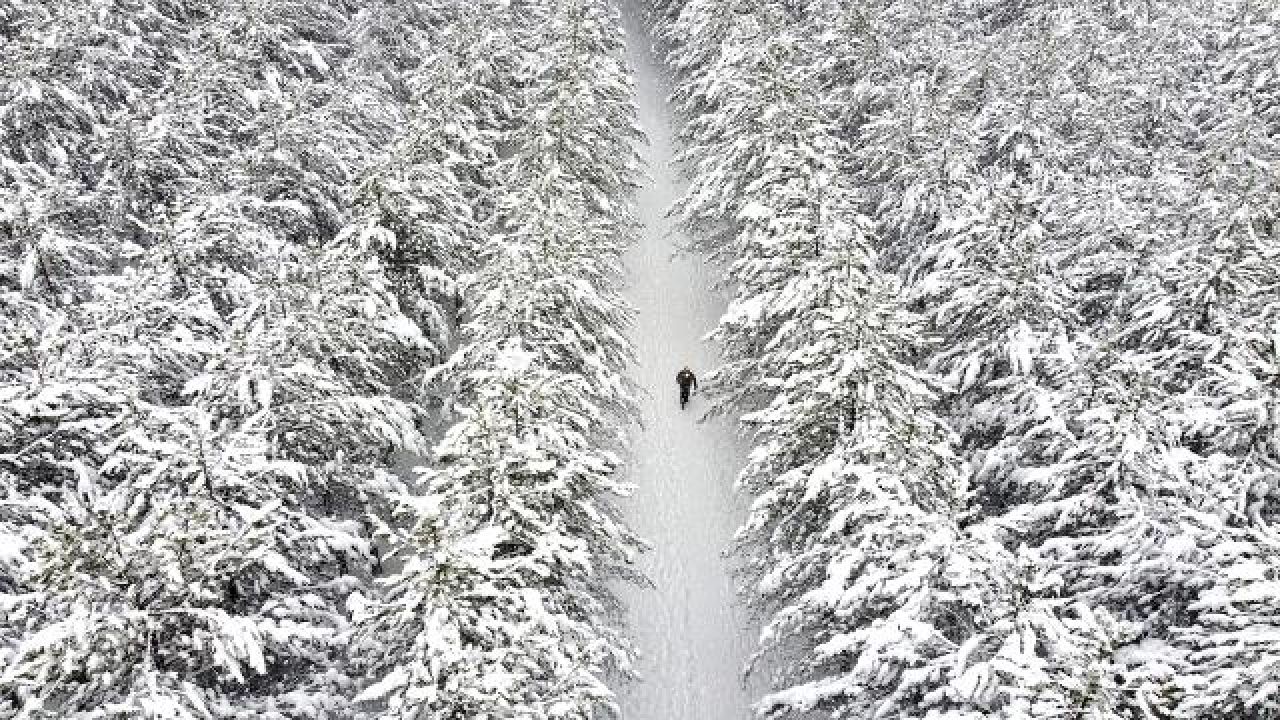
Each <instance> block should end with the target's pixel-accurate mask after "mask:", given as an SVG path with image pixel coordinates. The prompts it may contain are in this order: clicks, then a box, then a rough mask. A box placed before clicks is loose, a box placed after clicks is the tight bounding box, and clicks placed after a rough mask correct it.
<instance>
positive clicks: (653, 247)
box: [620, 10, 751, 720]
mask: <svg viewBox="0 0 1280 720" xmlns="http://www.w3.org/2000/svg"><path fill="white" fill-rule="evenodd" d="M627 44H628V53H629V56H630V57H629V60H630V63H631V65H632V67H633V68H634V69H635V73H636V84H637V95H638V97H637V101H638V105H639V119H640V124H641V127H642V128H643V129H644V131H645V132H646V133H647V134H648V136H649V145H648V147H646V148H642V151H641V152H642V155H643V156H644V159H645V161H646V163H647V165H648V171H649V174H650V176H651V179H650V181H648V182H647V183H646V184H645V187H644V188H642V189H641V191H640V193H639V196H638V199H637V211H638V214H639V219H640V221H641V222H642V223H643V232H642V236H641V239H640V242H639V243H637V245H636V247H634V248H633V249H632V250H631V251H630V253H629V254H628V257H627V264H628V268H629V271H630V288H629V291H628V299H629V300H630V301H631V303H632V304H633V305H634V306H635V307H636V309H637V310H638V317H637V321H636V327H635V330H634V332H633V339H634V341H635V343H636V350H637V353H638V358H639V364H638V367H636V368H635V378H636V380H637V381H638V382H639V383H640V385H641V387H642V388H643V389H644V390H645V391H646V392H647V393H648V395H647V396H646V397H644V398H643V399H642V400H641V407H642V411H643V413H644V422H645V426H644V428H643V429H640V430H638V431H637V432H636V434H635V436H634V453H633V457H632V459H631V468H632V476H631V478H630V479H631V481H632V482H633V483H634V484H635V485H636V486H637V489H636V492H635V495H634V496H633V497H632V498H631V499H630V500H628V501H627V502H626V503H625V512H626V514H627V518H628V520H629V521H630V523H631V524H632V525H633V527H634V528H635V529H636V530H637V531H638V532H640V533H641V534H642V535H643V536H644V537H645V538H646V539H647V540H648V541H649V542H650V543H652V545H653V549H652V550H651V551H650V552H649V553H647V554H646V555H645V556H644V557H643V558H642V560H641V562H642V564H643V570H644V572H645V574H646V575H647V576H648V577H649V578H650V579H651V580H652V581H653V583H654V585H655V586H656V587H654V588H628V589H627V590H625V591H624V594H625V595H626V597H625V599H626V600H627V602H628V604H629V606H630V609H631V612H630V622H631V630H632V632H633V634H634V636H635V638H636V642H637V644H638V646H639V648H640V652H641V653H642V658H641V661H640V664H639V670H640V673H641V675H642V678H641V680H640V681H639V682H637V683H635V684H633V685H630V686H627V687H624V688H621V691H620V694H621V703H622V711H623V714H622V716H623V718H624V719H625V720H685V719H688V720H695V719H696V720H729V719H730V718H732V719H734V720H742V719H744V718H747V717H748V716H749V710H748V708H749V697H748V689H747V688H746V687H744V686H743V684H742V681H741V669H742V665H743V662H744V660H745V658H746V656H747V654H748V648H749V647H750V639H751V638H750V635H749V633H748V632H747V631H746V629H747V628H748V627H749V626H748V622H747V619H746V617H745V612H744V611H743V609H742V608H740V607H739V606H737V605H736V604H735V594H734V591H733V581H732V579H731V578H730V576H729V563H728V561H727V560H726V559H725V558H724V557H723V551H724V550H725V549H726V548H727V547H728V544H729V541H730V539H731V537H732V535H733V532H734V530H735V529H736V527H737V526H738V524H739V523H740V522H741V519H742V517H743V515H744V514H745V507H744V505H743V504H742V503H741V501H740V500H739V499H738V498H737V497H736V496H735V494H734V493H733V490H732V485H733V479H734V477H735V475H736V474H737V471H738V469H739V467H740V465H741V463H742V461H743V459H744V457H745V447H744V446H743V445H741V444H739V442H738V440H737V439H736V438H735V435H734V432H733V425H732V422H731V421H729V420H715V421H708V422H699V418H700V417H701V414H702V413H703V412H704V411H705V410H706V405H705V404H704V403H703V402H702V401H701V400H700V398H698V397H697V396H696V395H695V396H694V399H693V402H692V403H691V404H690V406H689V408H688V409H687V410H685V411H684V412H681V410H680V404H679V400H678V398H677V391H676V382H675V375H676V372H678V371H679V370H680V368H681V367H682V366H683V365H685V364H688V365H689V366H690V367H691V368H692V369H693V370H694V372H696V373H699V374H703V373H705V372H706V371H707V370H708V369H710V368H711V367H713V366H714V365H715V361H716V360H715V353H714V351H713V349H712V348H711V347H710V346H708V345H706V344H704V343H703V342H702V341H701V339H700V338H701V337H702V336H703V335H704V334H705V333H706V332H707V331H708V330H710V329H711V328H712V327H713V326H714V325H715V322H716V320H717V318H719V316H720V314H721V313H722V312H723V310H724V307H725V300H724V298H722V297H720V296H718V295H717V294H715V293H714V292H712V290H711V287H712V284H713V282H714V279H715V278H714V270H713V269H712V268H710V267H707V266H704V264H703V262H702V259H701V258H699V257H694V256H691V255H686V254H681V255H679V256H676V257H673V253H675V252H676V250H677V248H678V247H679V246H681V245H684V244H685V242H686V241H685V239H684V238H683V237H681V236H680V235H670V234H669V232H668V231H669V228H670V223H669V222H668V221H667V220H666V218H665V214H666V210H667V208H668V207H670V205H671V203H672V202H673V201H674V200H675V199H676V197H677V196H678V195H679V193H680V192H681V191H682V190H683V187H682V185H681V184H680V183H679V182H678V181H677V177H676V171H675V169H674V168H673V167H672V166H671V161H672V157H673V150H672V137H671V130H670V128H669V125H668V122H669V114H668V110H667V106H666V102H665V99H666V94H667V86H666V82H665V79H664V78H663V76H662V74H661V73H660V71H659V70H658V69H657V66H656V63H655V59H654V57H653V56H652V54H651V52H650V41H649V38H648V36H647V33H646V32H645V30H644V29H643V24H642V22H641V21H640V19H639V18H638V17H637V16H636V15H635V14H634V10H633V11H632V12H631V13H629V15H628V17H627Z"/></svg>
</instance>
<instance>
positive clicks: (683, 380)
mask: <svg viewBox="0 0 1280 720" xmlns="http://www.w3.org/2000/svg"><path fill="white" fill-rule="evenodd" d="M676 384H677V385H679V386H680V409H681V410H683V409H684V406H685V405H687V404H689V393H691V392H693V391H694V390H696V389H697V388H698V377H697V376H696V375H694V374H693V371H692V370H690V369H689V366H688V365H686V366H685V367H684V369H683V370H681V371H680V372H678V373H676Z"/></svg>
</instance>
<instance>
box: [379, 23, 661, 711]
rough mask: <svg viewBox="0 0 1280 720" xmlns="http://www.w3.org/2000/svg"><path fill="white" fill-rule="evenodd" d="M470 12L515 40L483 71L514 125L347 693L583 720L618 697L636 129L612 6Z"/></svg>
mask: <svg viewBox="0 0 1280 720" xmlns="http://www.w3.org/2000/svg"><path fill="white" fill-rule="evenodd" d="M482 24H487V27H488V29H487V30H486V31H483V32H481V36H482V37H491V36H494V37H501V38H506V39H507V42H509V43H511V44H512V46H513V47H514V48H516V54H515V56H514V60H515V62H513V63H512V64H510V65H503V66H501V68H499V69H498V71H499V72H500V73H501V72H506V73H509V75H505V76H500V82H498V83H495V84H494V85H492V86H491V87H494V88H495V89H496V91H497V93H498V94H499V96H500V98H501V102H503V103H506V104H509V105H510V106H511V107H512V109H513V110H512V112H511V114H510V118H511V122H510V123H509V124H507V125H505V126H504V127H501V128H498V130H499V132H498V134H497V136H496V137H495V139H494V147H496V148H501V150H500V151H499V154H500V155H501V156H502V158H503V159H502V160H501V161H500V162H499V163H498V164H496V165H495V166H494V167H493V168H492V172H491V174H490V175H489V176H488V177H490V178H492V180H493V183H494V184H493V187H492V188H491V192H490V193H489V194H488V195H486V203H485V205H484V206H483V213H482V214H481V215H480V216H478V217H477V221H478V223H479V226H480V227H481V228H482V230H483V235H482V237H481V239H480V243H479V245H478V247H477V251H478V254H477V258H476V260H477V261H476V264H475V269H474V271H472V272H470V273H469V274H467V275H466V276H465V277H463V278H462V279H461V281H460V283H459V291H460V295H461V297H462V298H463V302H464V305H463V307H462V311H461V314H462V317H463V320H464V325H463V328H462V332H461V334H460V337H459V346H458V348H457V350H456V352H454V353H453V355H452V356H451V357H450V359H449V361H448V363H447V364H446V365H444V366H442V367H441V368H439V369H437V370H436V371H433V373H432V377H433V378H434V380H435V383H436V384H437V385H438V386H442V387H444V388H446V389H447V393H448V395H449V396H450V397H451V398H452V399H451V402H450V403H449V406H450V408H451V409H452V411H453V414H452V416H451V419H452V425H451V426H450V428H449V429H448V430H447V431H446V433H445V435H444V438H443V439H442V440H441V441H440V443H439V444H438V445H437V446H436V449H435V453H434V456H433V461H432V462H431V463H429V464H428V465H427V466H426V467H424V468H423V469H422V471H421V476H420V479H421V483H420V487H418V488H416V489H415V491H414V492H413V493H411V494H410V495H407V496H405V497H403V498H402V500H401V503H400V504H401V508H402V513H403V515H402V517H404V518H406V522H407V524H408V525H409V527H410V531H409V532H407V533H402V534H399V533H398V534H396V535H395V536H393V537H392V538H391V539H390V542H391V543H392V545H393V548H394V550H393V553H394V554H393V557H395V558H396V559H397V562H398V563H402V565H401V567H400V568H399V569H398V570H397V571H396V572H393V573H391V574H389V575H388V576H387V577H386V578H385V579H384V580H383V581H382V582H381V583H380V584H381V586H382V587H383V588H384V589H385V591H384V592H382V593H381V594H379V595H377V596H373V597H370V598H367V599H366V600H364V601H362V602H360V603H358V605H359V608H358V612H357V620H358V623H357V629H356V635H355V640H356V645H355V647H356V648H357V649H358V651H359V652H360V654H361V655H362V656H364V659H363V661H362V664H363V666H364V667H365V669H366V673H367V676H368V679H369V681H370V682H369V684H368V685H367V686H366V687H365V689H364V691H363V692H362V693H361V695H360V696H359V700H360V702H361V704H362V711H363V712H365V713H366V714H367V715H368V716H370V717H373V716H375V715H376V716H378V717H385V716H390V717H397V718H411V717H421V716H422V715H423V714H424V713H425V714H428V715H431V716H432V717H468V718H472V717H478V718H498V717H529V718H553V717H555V718H582V719H583V720H585V719H586V718H591V717H595V716H596V714H597V713H599V712H610V711H613V712H616V706H615V704H614V701H613V697H612V693H611V692H610V691H609V689H608V688H607V687H606V686H605V685H604V683H603V678H604V676H605V673H606V672H610V671H618V672H624V673H625V672H626V670H627V668H628V667H629V662H630V649H629V647H628V645H627V644H626V642H625V640H624V639H623V638H622V637H621V636H620V635H619V634H618V633H617V631H616V630H615V629H614V628H613V618H614V614H615V612H616V608H615V607H614V602H613V600H612V598H611V597H610V595H609V593H608V592H607V590H606V587H605V583H606V581H607V580H609V579H610V578H611V577H614V576H616V575H617V574H619V573H626V572H627V565H628V564H629V562H630V558H631V554H632V553H633V552H634V550H635V549H636V548H637V547H638V541H637V540H636V539H635V538H634V537H633V536H632V535H631V534H630V533H629V532H628V531H627V530H626V529H625V527H624V526H623V525H622V524H621V523H620V521H619V520H618V519H617V518H616V517H615V513H614V511H613V510H612V509H611V506H610V498H611V497H612V496H615V495H618V494H621V493H623V492H625V488H624V487H623V486H622V485H621V483H620V480H619V478H618V467H619V464H620V463H619V455H618V451H620V450H621V449H622V447H621V444H620V442H619V440H618V438H619V437H621V436H622V433H621V432H619V428H621V427H622V425H623V424H624V423H625V421H626V420H627V419H628V418H629V417H630V416H631V414H632V413H633V412H634V409H633V400H632V394H633V388H632V387H631V386H630V384H629V383H628V382H627V381H626V380H625V379H624V378H623V375H622V372H621V371H622V369H623V367H624V366H625V364H626V363H627V361H628V360H629V359H630V356H631V355H630V353H631V349H630V345H629V343H628V342H627V340H626V339H625V337H624V336H623V334H622V333H623V330H624V327H625V324H626V323H627V322H628V319H629V317H628V311H627V309H626V308H625V305H624V303H623V302H622V300H621V298H620V297H619V295H618V294H617V290H616V285H617V283H618V280H619V278H620V273H621V269H620V256H621V252H622V249H623V248H624V246H625V243H626V242H627V240H628V238H629V233H630V229H631V228H630V225H631V220H630V217H629V213H628V210H627V195H628V193H629V192H630V190H631V188H632V187H633V186H634V176H635V173H636V162H635V156H634V151H633V150H632V146H631V142H632V141H633V139H634V138H635V137H636V134H637V133H636V130H635V129H634V120H633V118H632V109H631V102H630V87H629V83H628V81H627V80H626V73H625V67H624V66H623V63H622V60H621V57H622V46H621V36H620V29H619V24H618V21H617V17H616V14H615V11H614V10H613V9H612V8H611V6H610V5H609V3H607V2H600V1H597V0H572V1H567V2H532V3H524V4H521V5H519V6H512V7H509V8H503V9H497V8H495V9H494V11H493V12H492V13H491V14H490V15H489V16H487V17H486V18H484V19H483V20H482ZM466 81H469V82H476V80H474V79H471V78H470V77H468V78H467V79H466ZM490 203H491V204H490Z"/></svg>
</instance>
